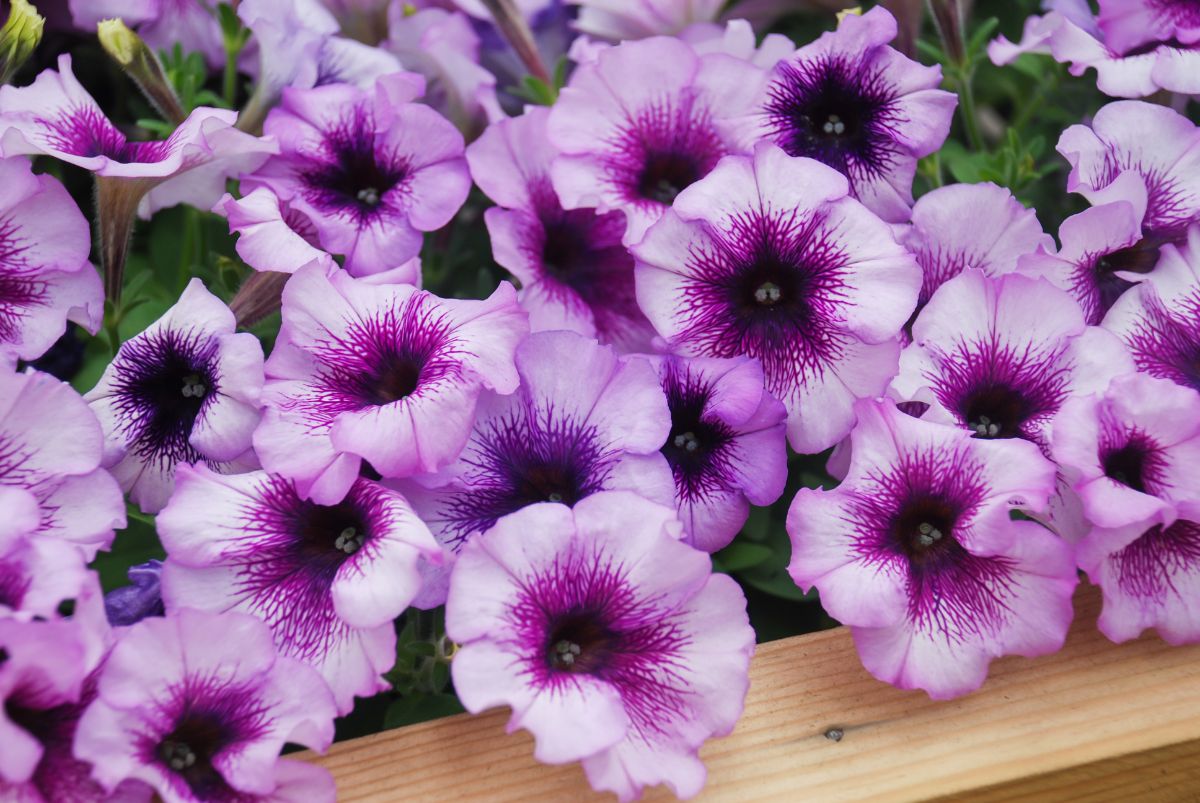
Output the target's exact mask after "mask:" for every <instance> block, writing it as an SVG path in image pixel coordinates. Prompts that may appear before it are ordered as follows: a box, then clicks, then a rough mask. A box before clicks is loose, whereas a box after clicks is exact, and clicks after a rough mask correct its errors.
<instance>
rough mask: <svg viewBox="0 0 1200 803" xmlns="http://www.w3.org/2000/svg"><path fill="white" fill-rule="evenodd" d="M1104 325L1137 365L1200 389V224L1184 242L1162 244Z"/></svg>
mask: <svg viewBox="0 0 1200 803" xmlns="http://www.w3.org/2000/svg"><path fill="white" fill-rule="evenodd" d="M1102 326H1103V327H1104V328H1105V329H1107V330H1109V331H1111V332H1114V333H1115V334H1116V335H1117V336H1118V337H1120V338H1121V340H1122V341H1123V342H1124V343H1125V345H1126V347H1128V349H1129V351H1130V353H1131V354H1132V355H1133V360H1134V362H1135V363H1136V364H1137V367H1138V370H1139V371H1144V372H1146V373H1148V374H1151V375H1153V376H1157V377H1162V378H1164V379H1170V380H1171V381H1173V382H1176V383H1177V384H1180V385H1184V386H1185V387H1190V388H1193V389H1195V390H1200V225H1197V226H1193V227H1192V228H1191V230H1190V231H1189V232H1188V236H1187V240H1186V242H1185V243H1184V244H1182V245H1179V246H1175V245H1164V246H1163V247H1162V249H1161V253H1160V256H1159V259H1158V265H1157V267H1156V268H1155V269H1154V271H1153V272H1151V273H1150V274H1148V275H1147V276H1146V277H1145V281H1143V282H1141V283H1140V284H1138V285H1137V286H1136V287H1134V288H1133V289H1131V290H1130V291H1129V292H1127V293H1125V294H1124V295H1123V296H1121V297H1120V298H1119V299H1117V302H1116V303H1115V304H1113V306H1112V309H1110V310H1109V311H1108V314H1107V315H1105V316H1104V320H1103V321H1102Z"/></svg>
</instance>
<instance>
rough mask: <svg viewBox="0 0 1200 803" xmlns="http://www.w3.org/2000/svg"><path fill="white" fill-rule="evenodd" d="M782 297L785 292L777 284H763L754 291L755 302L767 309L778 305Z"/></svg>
mask: <svg viewBox="0 0 1200 803" xmlns="http://www.w3.org/2000/svg"><path fill="white" fill-rule="evenodd" d="M782 297H783V291H782V290H780V289H779V285H777V284H775V282H763V283H762V284H760V285H759V286H758V289H757V290H755V291H754V300H755V301H757V302H758V303H759V304H762V305H764V306H767V307H770V306H773V305H774V304H776V303H778V301H779V299H781V298H782Z"/></svg>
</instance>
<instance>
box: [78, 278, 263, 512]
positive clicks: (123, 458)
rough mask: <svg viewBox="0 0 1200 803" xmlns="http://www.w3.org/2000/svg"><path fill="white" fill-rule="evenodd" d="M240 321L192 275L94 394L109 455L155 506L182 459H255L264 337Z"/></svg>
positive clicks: (123, 477)
mask: <svg viewBox="0 0 1200 803" xmlns="http://www.w3.org/2000/svg"><path fill="white" fill-rule="evenodd" d="M235 329H236V323H235V321H234V317H233V313H232V312H230V311H229V308H228V307H226V306H225V304H224V302H222V301H221V300H220V299H219V298H217V297H216V296H214V295H213V294H212V293H210V292H209V291H208V290H207V289H205V287H204V284H203V283H202V282H201V281H200V280H199V279H192V281H191V282H190V283H189V284H188V286H187V289H185V290H184V291H183V294H182V295H181V296H180V297H179V301H178V302H176V304H175V306H173V307H171V308H170V309H169V310H167V311H166V313H164V314H163V316H162V317H161V318H159V319H158V320H157V321H155V322H154V323H152V324H151V325H150V326H149V327H147V328H146V330H145V331H143V332H142V333H141V334H138V335H135V336H134V337H132V338H130V339H129V340H127V341H125V342H124V343H122V344H121V348H120V350H119V351H118V352H117V356H116V357H115V358H114V359H113V361H112V362H111V363H110V364H109V366H108V368H107V369H105V371H104V375H103V376H102V377H100V381H99V382H98V383H97V384H96V387H94V388H92V390H90V391H89V392H88V394H87V396H85V397H84V398H86V399H87V401H88V403H89V404H90V405H91V407H92V410H93V411H94V412H95V413H96V415H97V416H98V417H99V419H100V422H101V424H102V425H103V427H104V436H105V441H106V455H105V463H106V465H107V466H109V468H110V470H111V471H112V473H113V475H114V476H115V477H116V478H117V481H118V482H120V483H121V488H122V489H124V490H125V491H126V492H128V493H129V495H130V497H131V498H132V499H133V501H134V502H136V503H137V505H138V506H139V507H140V508H141V509H142V510H143V511H144V512H146V513H157V512H158V511H159V510H161V509H162V507H163V505H165V504H166V503H167V498H168V497H170V495H171V489H172V488H173V487H174V482H175V480H174V477H175V467H176V466H177V465H178V464H179V463H194V462H197V461H205V462H207V463H209V464H210V465H213V466H220V465H224V464H229V463H248V464H249V465H253V462H254V461H253V458H252V456H251V455H247V454H246V453H247V452H248V451H249V449H250V436H251V433H252V432H253V431H254V428H255V426H256V425H257V424H258V419H259V416H260V412H259V395H260V394H261V392H262V383H263V354H262V346H261V345H260V344H259V342H258V338H256V337H255V336H254V335H252V334H249V333H246V332H240V333H235V331H234V330H235Z"/></svg>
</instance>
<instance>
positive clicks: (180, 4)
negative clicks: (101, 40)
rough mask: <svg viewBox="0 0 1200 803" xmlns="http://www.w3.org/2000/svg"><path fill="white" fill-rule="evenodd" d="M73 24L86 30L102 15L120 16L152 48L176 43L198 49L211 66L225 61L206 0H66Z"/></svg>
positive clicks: (189, 49) (90, 30)
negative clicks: (73, 20)
mask: <svg viewBox="0 0 1200 803" xmlns="http://www.w3.org/2000/svg"><path fill="white" fill-rule="evenodd" d="M67 5H68V6H70V9H71V14H72V16H73V17H74V19H75V25H76V26H77V27H78V28H80V29H81V30H83V31H86V32H87V33H95V32H96V24H97V23H99V22H101V21H102V20H106V19H122V20H124V21H125V23H126V24H128V25H131V26H134V27H136V28H137V30H138V35H139V36H141V38H142V39H143V40H144V41H145V42H146V44H148V45H150V46H151V47H152V48H154V50H155V52H158V51H168V52H169V51H170V50H171V48H173V47H175V45H176V44H180V45H182V46H183V50H184V52H185V53H200V54H202V55H203V56H204V58H205V60H206V61H207V62H208V65H209V66H210V67H212V68H213V69H220V68H221V67H222V66H223V65H224V64H225V45H224V40H223V39H222V36H221V26H220V25H219V24H218V22H217V15H216V14H215V13H213V10H212V7H211V6H210V4H209V3H207V2H206V0H67Z"/></svg>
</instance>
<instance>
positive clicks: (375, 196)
mask: <svg viewBox="0 0 1200 803" xmlns="http://www.w3.org/2000/svg"><path fill="white" fill-rule="evenodd" d="M354 197H355V198H357V199H358V202H359V203H360V204H362V205H363V206H377V205H378V204H379V190H377V189H375V188H374V187H363V188H362V189H361V190H359V191H358V192H357V193H356V194H355V196H354Z"/></svg>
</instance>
